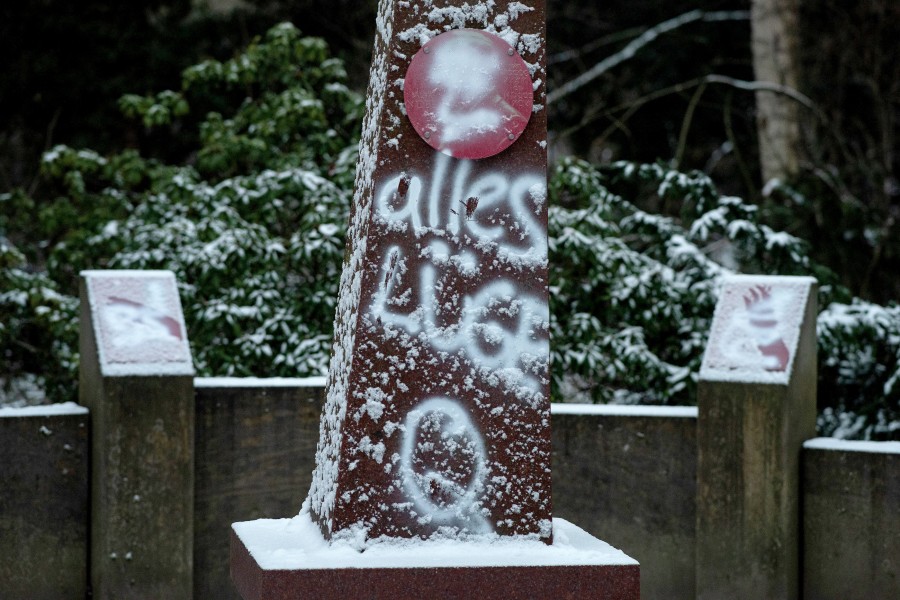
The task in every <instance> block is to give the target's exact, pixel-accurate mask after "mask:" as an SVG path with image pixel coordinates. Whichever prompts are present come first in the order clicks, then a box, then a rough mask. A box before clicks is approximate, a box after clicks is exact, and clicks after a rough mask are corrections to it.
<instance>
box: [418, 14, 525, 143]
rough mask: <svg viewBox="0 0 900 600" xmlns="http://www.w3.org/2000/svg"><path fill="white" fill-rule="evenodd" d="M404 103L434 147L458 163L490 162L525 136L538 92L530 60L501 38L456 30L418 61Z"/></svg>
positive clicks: (434, 41)
mask: <svg viewBox="0 0 900 600" xmlns="http://www.w3.org/2000/svg"><path fill="white" fill-rule="evenodd" d="M403 101H404V103H405V104H406V114H407V115H408V116H409V120H410V121H411V122H412V125H413V127H414V128H415V130H416V132H417V133H418V134H419V135H420V136H421V137H422V139H423V140H425V142H426V143H428V145H429V146H431V147H432V148H434V149H435V150H439V151H441V152H443V153H444V154H449V155H450V156H455V157H457V158H486V157H488V156H493V155H495V154H497V153H499V152H502V151H504V150H506V149H507V148H508V147H509V146H510V145H512V144H513V143H514V142H515V141H516V140H517V139H518V138H519V136H520V135H521V134H522V131H523V130H524V129H525V126H526V125H527V124H528V120H529V119H530V118H531V110H532V105H533V103H534V90H533V89H532V86H531V74H530V73H529V71H528V66H527V65H526V64H525V61H523V60H522V57H520V56H519V53H518V52H516V51H515V50H513V48H512V47H511V46H510V45H509V44H507V43H506V42H504V41H503V40H502V39H501V38H500V37H498V36H496V35H494V34H493V33H488V32H486V31H480V30H477V29H454V30H451V31H447V32H445V33H442V34H440V35H438V36H437V37H435V38H434V39H432V40H431V41H429V42H428V43H426V44H425V45H424V46H422V48H421V49H420V50H419V51H418V52H417V53H416V55H415V56H413V58H412V61H411V62H410V64H409V69H408V70H407V72H406V79H405V81H404V84H403Z"/></svg>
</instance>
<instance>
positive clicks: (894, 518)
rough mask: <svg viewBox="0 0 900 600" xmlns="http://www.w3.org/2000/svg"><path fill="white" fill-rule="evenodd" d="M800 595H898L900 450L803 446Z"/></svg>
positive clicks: (813, 599)
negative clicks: (831, 448)
mask: <svg viewBox="0 0 900 600" xmlns="http://www.w3.org/2000/svg"><path fill="white" fill-rule="evenodd" d="M803 541H804V545H803V567H804V568H803V597H804V598H807V599H808V600H872V599H873V598H896V597H898V595H900V453H897V452H896V451H895V452H894V453H876V452H858V451H842V450H820V449H810V448H806V449H804V451H803Z"/></svg>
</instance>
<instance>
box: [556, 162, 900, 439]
mask: <svg viewBox="0 0 900 600" xmlns="http://www.w3.org/2000/svg"><path fill="white" fill-rule="evenodd" d="M550 193H551V208H550V260H551V263H552V264H553V269H552V271H551V286H552V288H551V294H550V301H551V334H552V340H553V344H552V345H551V353H552V360H553V388H554V390H553V391H554V396H555V398H556V399H557V400H560V399H566V400H586V401H595V402H619V403H623V402H624V403H654V404H655V403H663V404H691V403H693V402H694V401H695V400H694V398H695V390H696V381H697V374H698V372H699V367H700V361H701V358H702V355H703V350H704V344H705V341H706V336H707V332H708V331H709V327H710V324H711V321H712V315H713V310H714V307H715V304H716V299H717V295H718V291H719V282H720V277H721V276H722V275H724V274H727V273H732V272H747V273H768V274H781V275H808V274H812V275H815V276H816V277H817V278H818V279H819V283H820V292H819V303H820V306H822V307H825V310H824V311H822V312H821V314H820V316H819V319H818V332H819V365H820V369H819V404H820V408H821V409H822V412H821V415H820V418H819V426H820V430H821V431H822V432H823V433H825V434H835V435H840V436H843V437H847V436H852V437H865V438H871V437H876V438H886V437H896V436H897V435H898V431H900V307H897V306H891V307H881V306H877V305H872V304H868V303H864V302H861V301H859V300H854V301H853V303H852V304H846V303H845V302H847V301H848V300H849V296H848V294H847V292H846V290H843V289H842V288H841V287H840V286H838V285H836V284H835V281H834V276H833V274H831V273H830V272H829V271H828V270H827V269H824V268H822V267H821V266H817V265H815V264H813V263H812V261H810V259H809V257H808V248H807V244H806V243H805V242H803V241H802V240H799V239H798V238H796V237H794V236H791V235H790V234H788V233H786V232H779V231H774V230H773V229H771V228H770V227H768V226H767V225H765V224H764V223H762V222H761V220H760V216H759V214H758V210H757V208H756V207H755V206H753V205H750V204H747V203H745V202H744V201H742V200H741V199H740V198H735V197H727V196H720V195H719V194H718V193H717V191H716V189H715V186H714V185H713V183H712V181H711V180H710V179H709V178H708V177H706V176H704V175H702V174H699V173H692V174H686V173H680V172H678V171H673V170H670V169H666V168H665V167H662V166H660V165H637V164H633V163H628V162H621V163H615V164H612V165H608V166H605V167H603V168H596V167H593V166H591V165H589V164H587V163H585V162H582V161H577V160H566V161H563V162H562V163H561V164H560V165H559V166H558V167H557V169H556V171H555V174H554V176H553V177H552V179H551V183H550ZM626 198H627V199H626ZM639 206H643V207H653V210H649V209H642V208H639Z"/></svg>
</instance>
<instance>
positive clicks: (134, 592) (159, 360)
mask: <svg viewBox="0 0 900 600" xmlns="http://www.w3.org/2000/svg"><path fill="white" fill-rule="evenodd" d="M80 327H81V331H80V351H81V366H80V369H79V373H80V376H79V399H80V402H81V404H83V405H85V406H87V407H89V408H90V409H91V519H90V521H91V528H90V530H91V545H90V548H91V550H90V555H91V559H90V563H91V564H90V582H91V586H92V589H93V597H94V598H102V599H112V598H148V599H149V598H154V599H156V598H172V599H180V598H184V599H188V598H191V597H192V595H193V510H194V457H193V449H194V380H193V377H194V368H193V362H192V360H191V352H190V347H189V345H188V338H187V332H186V329H185V325H184V317H183V315H182V311H181V303H180V300H179V297H178V289H177V287H176V284H175V276H174V275H173V274H172V273H171V272H170V271H84V272H82V274H81V325H80Z"/></svg>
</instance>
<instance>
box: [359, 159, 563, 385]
mask: <svg viewBox="0 0 900 600" xmlns="http://www.w3.org/2000/svg"><path fill="white" fill-rule="evenodd" d="M451 160H452V159H450V158H449V157H446V156H444V155H439V156H438V158H437V160H436V162H435V167H434V172H433V176H432V177H431V189H430V190H428V196H427V198H428V200H427V202H426V203H420V202H419V200H420V198H421V197H422V194H423V192H424V191H425V187H426V186H425V184H423V181H422V179H421V178H420V177H418V176H412V177H410V176H407V175H405V174H402V175H398V176H396V177H394V178H392V179H390V180H388V181H387V182H386V183H385V184H384V185H383V186H382V188H381V190H380V194H379V196H378V204H377V210H378V211H379V214H380V216H381V217H383V218H384V219H386V220H387V221H388V222H389V227H390V228H391V229H394V228H397V229H399V230H402V231H407V230H408V228H409V227H410V226H411V227H412V228H413V232H416V233H417V234H424V233H426V232H432V233H435V234H436V235H437V236H442V237H443V236H446V235H448V234H449V235H450V236H459V235H470V236H471V237H472V238H473V239H474V241H475V246H476V247H489V246H495V247H496V250H497V256H498V257H499V258H498V259H499V260H502V261H506V262H507V263H508V264H510V265H516V266H532V267H534V266H543V264H545V261H546V256H547V254H546V232H545V230H544V229H543V227H542V226H541V225H540V223H539V222H538V220H537V218H536V213H539V212H540V209H541V206H540V205H541V203H543V201H544V197H545V190H546V187H545V184H544V182H543V180H542V179H541V178H540V177H539V176H538V175H536V174H526V175H521V176H518V177H515V178H512V180H511V179H510V178H509V177H508V176H505V175H502V174H499V173H488V174H485V175H483V176H481V177H479V178H477V179H475V180H474V181H469V180H470V173H471V167H472V165H471V161H467V160H463V161H456V162H457V165H456V168H455V172H454V173H453V174H452V176H451V177H452V189H451V193H450V195H449V202H450V206H454V205H455V206H460V205H462V199H463V198H470V197H476V198H478V203H477V206H478V212H479V213H480V214H484V215H487V217H484V218H481V217H480V216H479V215H474V216H473V215H468V216H467V215H466V212H465V211H464V210H452V209H451V208H449V207H448V205H447V203H446V202H447V200H444V202H441V200H442V198H446V196H442V193H441V192H442V188H441V183H442V182H443V181H444V180H445V179H446V178H447V177H448V175H447V170H448V169H447V167H448V164H449V163H450V162H451ZM404 178H406V180H407V183H405V184H403V185H405V187H406V189H405V193H404V194H403V195H402V196H403V197H399V196H400V195H399V194H397V192H396V191H397V189H398V187H399V186H400V185H401V184H402V182H403V180H404ZM529 200H530V202H531V205H529V204H528V202H529ZM397 201H400V202H402V204H399V206H398V205H396V204H397ZM423 206H424V207H425V209H426V214H424V215H423V214H422V213H421V208H422V207H423ZM498 215H500V216H498ZM502 215H510V216H511V217H504V216H502ZM424 223H427V225H424ZM510 232H512V234H513V235H512V236H510ZM510 237H512V238H513V239H514V240H515V241H516V243H515V244H511V243H510V241H509V239H510ZM384 256H385V258H384V262H383V264H382V273H383V279H382V281H381V285H380V288H379V290H378V291H377V292H376V293H375V294H374V296H373V301H372V305H371V307H370V310H371V314H372V315H373V316H374V317H376V318H377V319H380V320H381V322H383V323H387V324H390V325H394V326H397V327H400V328H402V329H404V330H405V331H406V332H407V333H409V334H410V335H415V336H418V337H419V339H423V336H424V340H427V343H428V344H429V345H430V346H431V347H432V348H433V349H434V350H436V351H439V352H452V353H455V352H460V351H462V352H463V353H464V354H466V355H467V356H468V357H469V358H470V359H471V360H472V362H473V364H474V365H476V366H477V367H479V368H483V369H489V370H495V369H501V370H503V371H504V373H505V375H506V376H507V377H504V378H501V379H508V380H512V381H514V382H515V385H516V386H518V385H522V384H524V385H526V386H528V387H530V388H531V389H532V390H534V391H538V390H540V388H541V384H542V382H541V380H540V378H539V377H537V376H536V373H535V370H534V369H533V367H534V365H535V364H536V363H542V360H541V358H540V357H545V356H547V354H548V342H547V330H548V328H549V312H548V307H547V303H546V299H544V298H541V297H538V296H535V295H532V294H528V293H525V292H524V291H523V290H521V289H520V287H519V286H518V285H517V283H516V281H515V280H514V279H510V278H501V279H497V280H494V281H491V282H490V283H487V284H486V285H483V286H482V287H481V288H480V289H478V290H476V291H474V292H471V293H469V294H467V295H465V296H464V297H463V298H461V299H458V300H461V302H459V301H457V302H456V303H455V304H456V305H457V307H461V310H459V308H457V314H448V313H452V312H453V306H447V304H446V303H445V304H444V305H441V304H440V301H439V299H438V292H439V290H440V289H441V281H440V278H439V276H440V275H442V274H446V273H450V274H454V275H456V276H461V277H466V276H467V275H470V274H474V273H475V272H477V269H478V267H479V257H478V255H477V254H476V253H475V252H472V251H468V250H464V251H461V252H459V253H458V254H455V255H451V252H450V246H449V244H448V243H446V242H444V241H442V239H440V237H437V238H436V239H435V238H434V237H433V238H432V239H431V240H430V241H429V242H428V244H427V246H426V247H425V248H423V249H422V250H421V252H420V256H419V257H407V256H406V255H405V254H404V251H403V250H402V249H401V248H400V247H399V246H392V247H390V248H388V249H387V251H386V252H385V254H384ZM418 258H425V259H427V261H428V262H420V261H418V260H411V259H418ZM414 263H415V264H418V265H419V266H418V273H416V274H417V275H418V280H417V282H416V283H417V284H418V297H417V298H415V297H413V296H414V292H413V286H410V287H406V288H405V289H401V286H400V284H399V283H398V282H399V281H400V280H401V278H403V276H404V275H406V273H407V272H408V271H409V269H410V268H412V267H411V265H412V264H414ZM454 272H455V273H454ZM535 357H536V358H537V360H535ZM523 362H528V364H527V365H525V364H523ZM543 364H546V361H543ZM523 366H524V367H525V368H524V369H522V368H521V367H523ZM538 370H539V369H538Z"/></svg>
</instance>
